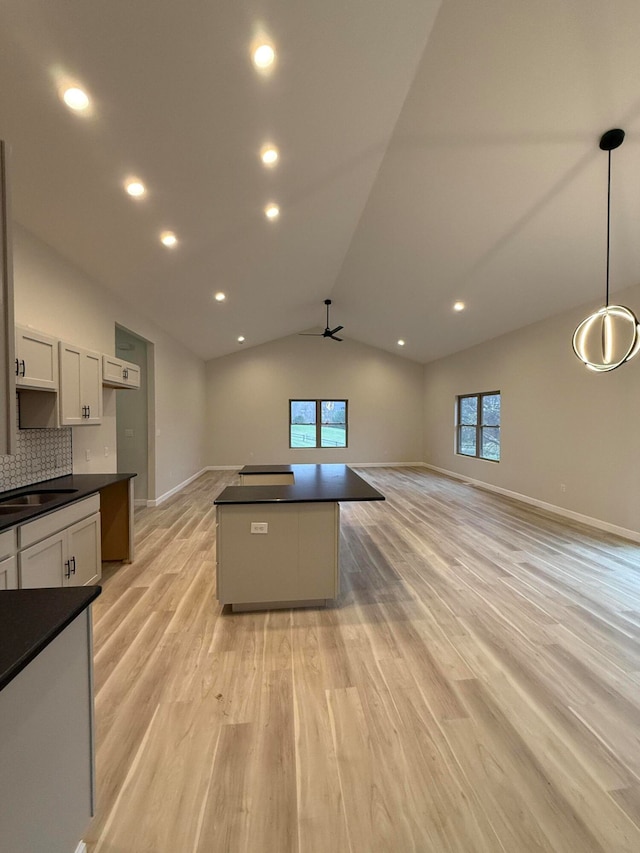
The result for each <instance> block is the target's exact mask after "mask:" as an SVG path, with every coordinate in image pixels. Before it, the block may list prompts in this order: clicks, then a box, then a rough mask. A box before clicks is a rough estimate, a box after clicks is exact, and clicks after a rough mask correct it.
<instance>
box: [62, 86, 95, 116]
mask: <svg viewBox="0 0 640 853" xmlns="http://www.w3.org/2000/svg"><path fill="white" fill-rule="evenodd" d="M62 100H63V101H64V102H65V104H66V105H67V106H68V107H69V109H70V110H76V112H82V111H83V110H86V109H87V107H88V106H89V96H88V95H87V93H86V92H83V91H82V89H80V88H78V86H70V87H69V88H68V89H65V90H64V92H63V93H62Z"/></svg>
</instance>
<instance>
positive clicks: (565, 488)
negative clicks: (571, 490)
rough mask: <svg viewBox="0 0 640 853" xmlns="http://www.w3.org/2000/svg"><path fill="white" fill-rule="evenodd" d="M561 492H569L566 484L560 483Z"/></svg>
mask: <svg viewBox="0 0 640 853" xmlns="http://www.w3.org/2000/svg"><path fill="white" fill-rule="evenodd" d="M560 491H561V492H566V491H567V486H566V484H565V483H560Z"/></svg>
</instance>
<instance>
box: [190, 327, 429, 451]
mask: <svg viewBox="0 0 640 853" xmlns="http://www.w3.org/2000/svg"><path fill="white" fill-rule="evenodd" d="M422 382H423V366H422V365H420V364H417V363H416V362H413V361H409V360H407V359H404V358H400V357H398V356H395V355H391V354H389V353H387V352H383V351H382V350H377V349H374V348H373V347H368V346H364V345H363V344H358V343H354V342H351V341H348V340H344V341H342V343H337V342H335V341H328V340H323V339H322V338H310V337H300V336H298V335H293V336H291V337H287V338H282V339H280V340H278V341H274V342H272V343H268V344H264V345H262V346H257V347H252V348H251V349H247V350H240V351H239V352H238V353H234V354H233V355H229V356H224V357H222V358H218V359H214V360H213V361H210V362H208V364H207V397H208V421H207V435H208V446H207V459H208V463H209V464H210V465H213V466H225V465H245V464H254V465H255V464H264V463H272V462H273V463H291V462H299V463H301V462H356V463H357V462H361V463H367V462H371V463H376V462H378V463H388V464H392V463H412V462H413V463H415V462H419V461H420V460H421V456H422V409H423V406H422V394H423V391H422ZM323 397H324V398H328V399H333V398H335V399H342V398H346V399H348V400H349V447H348V448H344V449H338V448H336V449H334V450H329V449H323V450H315V449H314V450H311V449H303V448H299V449H291V448H289V434H288V417H289V399H290V398H291V399H296V398H299V399H308V398H312V399H314V398H315V399H317V398H323Z"/></svg>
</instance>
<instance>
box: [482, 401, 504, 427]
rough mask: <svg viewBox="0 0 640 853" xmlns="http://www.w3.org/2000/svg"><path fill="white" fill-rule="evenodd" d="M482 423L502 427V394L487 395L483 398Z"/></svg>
mask: <svg viewBox="0 0 640 853" xmlns="http://www.w3.org/2000/svg"><path fill="white" fill-rule="evenodd" d="M482 423H483V425H484V426H500V394H486V395H485V396H484V397H483V398H482Z"/></svg>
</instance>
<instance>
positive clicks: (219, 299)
mask: <svg viewBox="0 0 640 853" xmlns="http://www.w3.org/2000/svg"><path fill="white" fill-rule="evenodd" d="M213 298H214V299H215V300H216V302H224V300H225V299H226V298H227V294H226V293H223V292H222V291H221V290H219V291H218V292H217V293H216V295H215V296H214V297H213Z"/></svg>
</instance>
